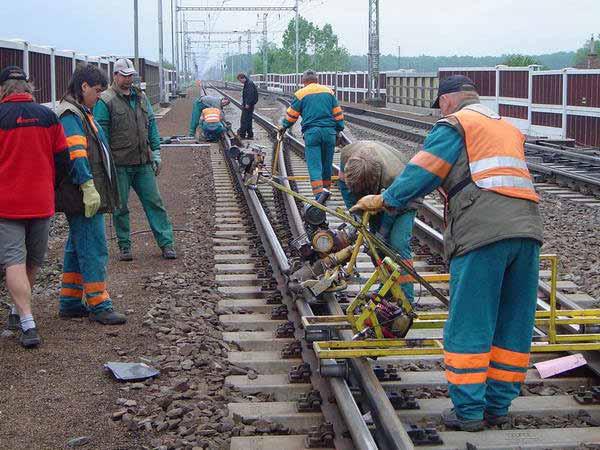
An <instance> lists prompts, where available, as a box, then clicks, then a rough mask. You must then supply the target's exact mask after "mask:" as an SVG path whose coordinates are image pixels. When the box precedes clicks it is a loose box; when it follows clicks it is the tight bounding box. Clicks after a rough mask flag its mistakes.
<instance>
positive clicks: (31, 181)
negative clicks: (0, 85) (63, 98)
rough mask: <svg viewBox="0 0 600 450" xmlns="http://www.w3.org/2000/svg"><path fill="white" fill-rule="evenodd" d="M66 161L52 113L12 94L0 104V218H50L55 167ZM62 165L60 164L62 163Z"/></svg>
mask: <svg viewBox="0 0 600 450" xmlns="http://www.w3.org/2000/svg"><path fill="white" fill-rule="evenodd" d="M65 158H68V154H67V141H66V138H65V133H64V131H63V127H62V125H61V124H60V122H59V121H58V117H56V114H54V112H52V110H50V109H49V108H46V107H45V106H42V105H39V104H37V103H35V102H34V101H33V97H32V96H31V95H30V94H13V95H9V96H8V97H6V98H4V100H2V101H1V102H0V218H5V219H33V218H45V217H51V216H52V215H54V177H55V165H56V164H57V163H59V161H63V160H64V159H65ZM63 163H64V161H63Z"/></svg>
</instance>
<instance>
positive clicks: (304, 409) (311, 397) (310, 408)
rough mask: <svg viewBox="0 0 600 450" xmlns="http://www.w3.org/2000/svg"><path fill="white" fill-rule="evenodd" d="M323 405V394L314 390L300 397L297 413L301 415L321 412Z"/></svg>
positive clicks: (297, 401)
mask: <svg viewBox="0 0 600 450" xmlns="http://www.w3.org/2000/svg"><path fill="white" fill-rule="evenodd" d="M322 403H323V399H322V398H321V393H320V392H319V391H316V390H314V389H313V390H312V391H309V392H307V393H306V394H302V395H301V396H300V397H298V400H296V411H298V412H299V413H310V412H320V411H321V404H322Z"/></svg>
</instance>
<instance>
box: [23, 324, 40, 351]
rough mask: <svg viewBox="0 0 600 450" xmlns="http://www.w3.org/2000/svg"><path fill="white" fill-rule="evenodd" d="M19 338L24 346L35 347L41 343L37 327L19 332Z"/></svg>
mask: <svg viewBox="0 0 600 450" xmlns="http://www.w3.org/2000/svg"><path fill="white" fill-rule="evenodd" d="M19 340H20V341H21V345H22V346H23V347H25V348H33V347H37V346H38V345H40V344H41V343H42V340H41V339H40V336H39V335H38V332H37V328H30V329H29V330H27V331H23V332H21V338H20V339H19Z"/></svg>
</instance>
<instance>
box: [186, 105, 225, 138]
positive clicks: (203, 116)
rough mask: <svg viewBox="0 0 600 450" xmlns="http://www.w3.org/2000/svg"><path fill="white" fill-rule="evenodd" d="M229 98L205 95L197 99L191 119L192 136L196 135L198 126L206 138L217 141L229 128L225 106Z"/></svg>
mask: <svg viewBox="0 0 600 450" xmlns="http://www.w3.org/2000/svg"><path fill="white" fill-rule="evenodd" d="M227 105H229V100H228V99H226V98H222V97H215V96H211V95H203V96H202V97H200V98H198V99H196V101H195V102H194V108H193V110H192V119H191V121H190V132H189V134H190V136H195V135H196V130H197V129H198V126H200V128H201V129H202V132H203V133H204V137H205V138H206V140H208V141H211V142H216V141H218V140H219V139H220V137H221V134H223V132H224V131H225V130H226V129H227V124H226V122H225V115H224V113H223V107H224V106H227Z"/></svg>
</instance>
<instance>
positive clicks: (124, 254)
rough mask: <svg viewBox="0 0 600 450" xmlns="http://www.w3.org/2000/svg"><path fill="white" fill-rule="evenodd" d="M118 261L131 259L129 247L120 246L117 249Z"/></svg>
mask: <svg viewBox="0 0 600 450" xmlns="http://www.w3.org/2000/svg"><path fill="white" fill-rule="evenodd" d="M119 261H133V255H132V254H131V249H130V248H122V249H120V250H119Z"/></svg>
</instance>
